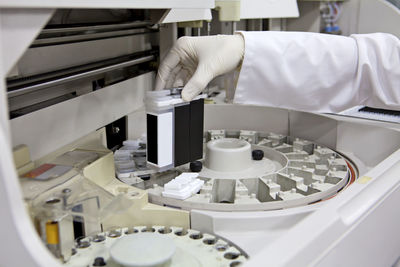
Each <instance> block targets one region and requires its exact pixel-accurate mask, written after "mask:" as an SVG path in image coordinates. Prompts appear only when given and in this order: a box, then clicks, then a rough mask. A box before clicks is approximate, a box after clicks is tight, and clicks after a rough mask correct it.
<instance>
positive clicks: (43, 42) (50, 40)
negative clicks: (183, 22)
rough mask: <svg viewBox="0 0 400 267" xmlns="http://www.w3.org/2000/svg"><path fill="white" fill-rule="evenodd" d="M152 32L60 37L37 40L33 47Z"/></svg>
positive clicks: (139, 31)
mask: <svg viewBox="0 0 400 267" xmlns="http://www.w3.org/2000/svg"><path fill="white" fill-rule="evenodd" d="M151 32H152V30H150V29H145V28H139V29H130V30H120V31H110V32H96V33H85V34H78V35H70V36H58V37H50V38H43V39H36V40H35V41H33V43H32V46H33V47H36V46H42V45H53V44H62V43H68V42H81V41H88V40H96V39H101V38H111V37H119V36H127V35H134V34H144V33H151Z"/></svg>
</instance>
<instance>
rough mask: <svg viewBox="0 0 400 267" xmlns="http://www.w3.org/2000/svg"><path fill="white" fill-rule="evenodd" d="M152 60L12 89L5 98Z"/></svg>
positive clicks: (116, 65) (117, 65)
mask: <svg viewBox="0 0 400 267" xmlns="http://www.w3.org/2000/svg"><path fill="white" fill-rule="evenodd" d="M153 59H155V56H154V55H149V56H144V57H141V58H136V59H132V60H128V61H125V62H121V63H117V64H113V65H109V66H106V67H101V68H98V69H94V70H89V71H83V72H80V73H77V74H72V75H70V76H67V77H62V78H56V79H53V80H51V81H46V82H42V83H38V84H34V85H30V86H27V87H23V88H20V89H14V90H11V91H8V92H7V96H8V98H11V97H16V96H20V95H23V94H26V93H31V92H35V91H38V90H41V89H43V88H48V87H51V86H56V85H60V84H63V83H67V82H71V81H75V80H79V79H82V78H86V77H90V76H93V75H97V74H101V73H104V72H108V71H112V70H116V69H120V68H126V67H130V66H134V65H137V64H141V63H145V62H149V61H151V60H153Z"/></svg>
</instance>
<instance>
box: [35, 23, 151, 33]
mask: <svg viewBox="0 0 400 267" xmlns="http://www.w3.org/2000/svg"><path fill="white" fill-rule="evenodd" d="M150 25H151V24H150V23H149V22H145V21H137V22H131V23H119V24H109V25H91V26H78V27H59V28H49V29H43V30H42V32H41V34H54V33H70V32H79V31H98V30H115V29H127V28H139V27H146V26H150Z"/></svg>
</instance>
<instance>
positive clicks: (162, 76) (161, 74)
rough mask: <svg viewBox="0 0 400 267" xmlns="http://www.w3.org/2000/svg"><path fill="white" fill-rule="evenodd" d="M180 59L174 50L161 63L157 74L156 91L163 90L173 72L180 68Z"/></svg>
mask: <svg viewBox="0 0 400 267" xmlns="http://www.w3.org/2000/svg"><path fill="white" fill-rule="evenodd" d="M179 62H180V58H179V55H178V53H177V52H176V51H175V50H174V48H172V49H171V50H170V51H169V52H168V54H167V56H166V57H165V58H164V60H163V61H162V62H161V64H160V67H159V68H158V72H157V79H156V86H155V89H154V90H162V89H164V88H165V84H166V83H167V81H168V78H169V76H170V75H171V73H172V71H173V70H174V69H175V67H176V66H178V64H179Z"/></svg>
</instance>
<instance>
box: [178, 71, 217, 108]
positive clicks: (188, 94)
mask: <svg viewBox="0 0 400 267" xmlns="http://www.w3.org/2000/svg"><path fill="white" fill-rule="evenodd" d="M213 78H214V76H213V75H212V74H210V71H209V70H208V68H207V67H206V65H204V64H199V65H198V67H197V69H196V71H195V73H194V74H193V76H192V78H190V80H189V81H188V82H187V84H186V85H185V87H183V90H182V99H183V100H184V101H191V100H192V99H193V98H195V97H196V96H197V95H198V94H200V93H201V92H202V91H203V90H204V89H205V88H206V86H207V85H208V83H209V82H211V80H212V79H213Z"/></svg>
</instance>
